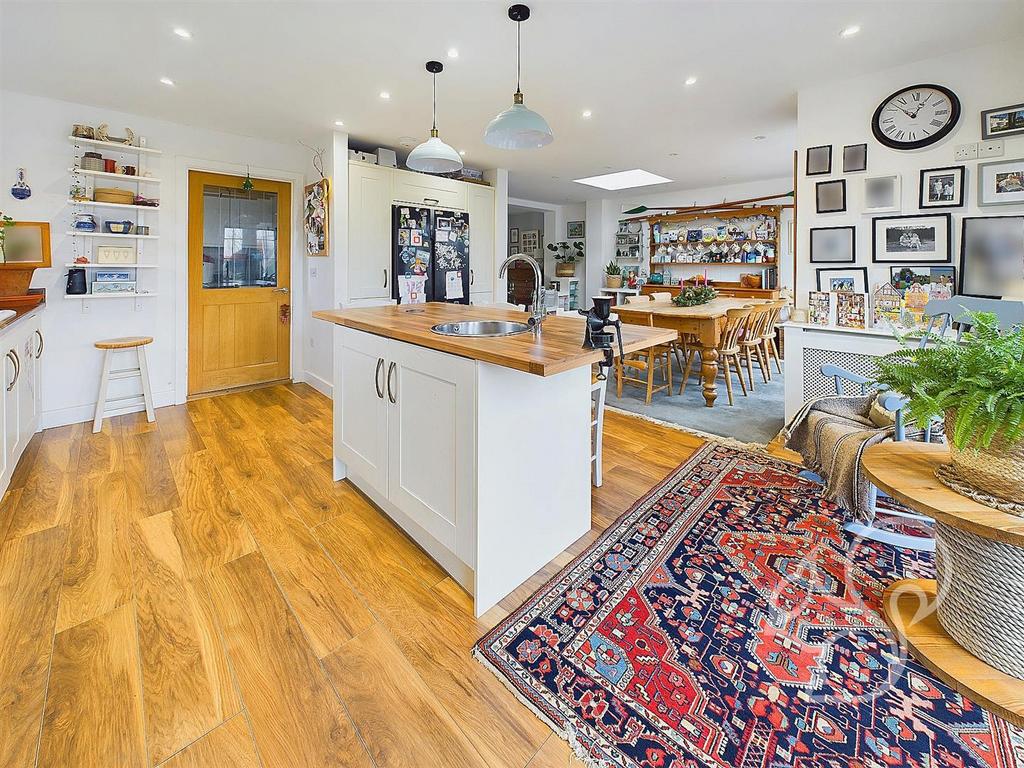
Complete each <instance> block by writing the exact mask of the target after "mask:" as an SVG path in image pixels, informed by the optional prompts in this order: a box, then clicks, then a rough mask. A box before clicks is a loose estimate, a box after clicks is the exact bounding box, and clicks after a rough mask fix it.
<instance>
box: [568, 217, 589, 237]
mask: <svg viewBox="0 0 1024 768" xmlns="http://www.w3.org/2000/svg"><path fill="white" fill-rule="evenodd" d="M586 229H587V223H586V222H585V221H567V222H565V236H566V237H568V238H570V239H572V238H581V237H586V234H585V233H586Z"/></svg>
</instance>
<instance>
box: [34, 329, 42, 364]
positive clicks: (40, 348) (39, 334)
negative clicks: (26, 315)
mask: <svg viewBox="0 0 1024 768" xmlns="http://www.w3.org/2000/svg"><path fill="white" fill-rule="evenodd" d="M36 336H38V337H39V349H38V350H36V360H38V359H39V358H40V357H42V356H43V333H42V331H40V330H39V329H38V328H36Z"/></svg>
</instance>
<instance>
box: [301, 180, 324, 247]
mask: <svg viewBox="0 0 1024 768" xmlns="http://www.w3.org/2000/svg"><path fill="white" fill-rule="evenodd" d="M330 193H331V184H330V182H329V181H328V180H327V179H320V181H318V182H316V183H315V184H307V185H306V187H305V195H304V196H303V213H302V228H303V231H304V232H305V234H306V255H307V256H328V255H330V254H329V253H328V240H327V235H328V233H327V219H328V210H329V206H328V201H329V199H330Z"/></svg>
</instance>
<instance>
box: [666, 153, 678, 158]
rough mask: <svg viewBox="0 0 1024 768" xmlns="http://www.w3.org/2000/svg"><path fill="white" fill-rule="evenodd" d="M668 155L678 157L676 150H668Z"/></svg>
mask: <svg viewBox="0 0 1024 768" xmlns="http://www.w3.org/2000/svg"><path fill="white" fill-rule="evenodd" d="M668 156H669V157H679V153H678V152H669V153H668Z"/></svg>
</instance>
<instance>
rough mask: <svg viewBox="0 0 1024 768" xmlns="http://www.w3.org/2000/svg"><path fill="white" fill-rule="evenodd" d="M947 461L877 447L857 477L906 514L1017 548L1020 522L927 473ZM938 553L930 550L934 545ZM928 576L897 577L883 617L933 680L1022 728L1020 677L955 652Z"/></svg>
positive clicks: (1022, 543) (935, 452) (1023, 532)
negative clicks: (907, 509) (909, 511)
mask: <svg viewBox="0 0 1024 768" xmlns="http://www.w3.org/2000/svg"><path fill="white" fill-rule="evenodd" d="M948 461H949V449H948V448H947V447H946V446H945V445H942V444H938V443H918V442H912V441H904V442H898V443H896V442H893V443H881V444H878V445H874V446H871V447H870V448H868V449H867V450H866V451H865V452H864V456H863V459H862V466H863V468H864V473H865V475H867V477H868V479H870V480H871V482H873V483H874V484H875V485H877V486H878V487H879V488H880V489H882V490H883V491H885V492H886V493H887V494H889V495H890V496H891V497H892V498H894V499H896V500H897V501H900V502H902V503H903V504H906V505H907V506H908V507H910V508H911V509H913V510H914V511H916V512H918V513H920V514H923V515H928V516H929V517H933V518H935V521H936V540H937V541H936V544H937V545H938V544H939V539H940V538H941V536H942V532H943V526H949V527H950V528H954V529H957V530H959V531H964V532H966V533H969V534H973V535H974V536H978V537H981V538H983V539H987V540H990V541H993V542H999V543H1000V544H1002V545H1007V546H1011V547H1019V548H1024V517H1020V516H1017V515H1011V514H1007V513H1005V512H1000V511H999V510H997V509H993V508H992V507H987V506H985V505H984V504H979V503H978V502H976V501H974V500H972V499H969V498H968V497H966V496H963V495H962V494H959V493H957V492H956V491H954V490H952V489H951V488H947V487H946V486H945V485H943V484H942V483H940V482H939V480H938V478H936V477H935V468H936V467H937V466H939V465H940V464H945V463H947V462H948ZM937 549H938V546H937ZM936 591H937V584H936V581H935V580H933V579H903V580H901V581H897V582H895V583H894V584H892V585H891V586H890V587H889V588H888V589H887V590H886V591H885V594H884V596H883V601H882V604H883V610H884V612H885V618H886V620H887V621H888V622H889V624H890V625H891V626H892V628H893V630H894V631H895V632H896V634H897V635H899V636H900V638H902V639H903V640H904V641H905V642H906V644H907V645H908V646H909V647H910V648H911V649H912V650H913V651H914V654H915V657H916V658H917V659H918V660H919V661H920V662H921V663H922V664H924V665H925V666H926V667H928V669H929V670H931V671H932V673H933V674H935V676H936V677H938V678H939V679H941V680H943V681H944V682H946V683H947V684H948V685H949V686H951V687H952V688H954V689H955V690H957V691H959V692H960V693H962V694H963V695H965V696H967V697H968V698H970V699H972V700H974V701H976V702H977V703H979V704H981V705H982V706H984V707H985V708H987V709H989V710H991V711H992V712H994V713H995V714H997V715H999V716H1000V717H1002V718H1004V719H1005V720H1007V721H1009V722H1011V723H1013V724H1014V725H1017V726H1020V727H1024V680H1021V679H1019V678H1017V677H1014V676H1013V675H1009V674H1006V673H1005V672H1002V671H1000V670H998V669H996V668H995V667H993V666H991V665H989V664H987V663H986V662H984V661H982V660H981V659H979V658H978V657H977V656H975V655H974V654H972V653H971V652H970V651H968V650H966V649H965V648H964V647H962V646H961V645H960V644H959V643H958V642H957V641H956V640H955V639H953V637H952V636H951V635H950V633H949V632H947V631H946V629H945V628H944V627H943V626H942V624H941V623H940V616H939V613H938V611H937V600H936Z"/></svg>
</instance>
